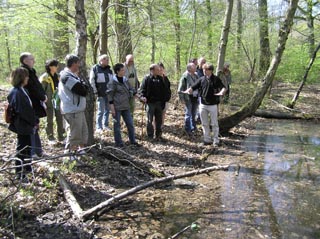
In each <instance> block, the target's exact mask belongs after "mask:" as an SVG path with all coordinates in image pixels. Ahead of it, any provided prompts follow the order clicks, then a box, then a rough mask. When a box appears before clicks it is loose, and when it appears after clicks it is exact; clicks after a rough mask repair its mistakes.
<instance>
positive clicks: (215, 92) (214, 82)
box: [185, 64, 226, 146]
mask: <svg viewBox="0 0 320 239" xmlns="http://www.w3.org/2000/svg"><path fill="white" fill-rule="evenodd" d="M202 68H203V71H204V76H203V77H201V78H200V79H199V80H198V81H197V82H196V83H195V84H193V85H192V86H191V87H190V88H188V89H187V90H186V91H185V93H188V94H192V92H193V91H194V90H199V94H200V106H199V112H200V117H201V124H202V129H203V144H204V145H209V144H211V143H212V140H211V135H210V134H211V132H210V125H211V127H212V131H213V146H218V144H219V125H218V104H219V103H220V96H222V95H223V94H224V93H225V91H226V88H225V87H224V85H223V83H222V81H221V79H220V78H219V77H217V76H215V75H214V74H213V69H214V68H213V65H211V64H204V65H203V67H202ZM209 120H210V125H209Z"/></svg>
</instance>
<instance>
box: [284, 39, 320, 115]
mask: <svg viewBox="0 0 320 239" xmlns="http://www.w3.org/2000/svg"><path fill="white" fill-rule="evenodd" d="M319 49H320V44H319V45H318V46H317V48H316V49H315V51H314V52H313V54H312V57H311V59H310V62H309V65H308V67H307V69H306V72H305V73H304V76H303V79H302V81H301V83H300V85H299V88H298V90H297V92H296V93H295V95H294V96H293V99H292V101H291V102H290V104H288V105H287V106H288V107H289V108H291V109H293V108H294V106H295V104H296V102H297V99H298V98H299V95H300V93H301V91H302V88H303V86H304V84H305V83H306V81H307V78H308V74H309V71H310V69H311V67H312V65H313V62H314V60H315V59H316V56H317V52H318V51H319Z"/></svg>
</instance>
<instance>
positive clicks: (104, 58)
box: [98, 54, 109, 67]
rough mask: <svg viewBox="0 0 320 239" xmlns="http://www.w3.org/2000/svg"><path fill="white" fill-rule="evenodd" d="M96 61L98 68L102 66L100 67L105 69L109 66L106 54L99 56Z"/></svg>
mask: <svg viewBox="0 0 320 239" xmlns="http://www.w3.org/2000/svg"><path fill="white" fill-rule="evenodd" d="M98 60H99V64H100V66H102V67H106V66H108V65H109V57H108V55H107V54H103V55H101V56H99V58H98Z"/></svg>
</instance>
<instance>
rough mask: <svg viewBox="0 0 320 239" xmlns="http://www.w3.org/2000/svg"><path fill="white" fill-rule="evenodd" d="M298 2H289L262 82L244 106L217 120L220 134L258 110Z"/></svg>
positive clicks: (280, 53) (276, 65)
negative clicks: (274, 50) (276, 44)
mask: <svg viewBox="0 0 320 239" xmlns="http://www.w3.org/2000/svg"><path fill="white" fill-rule="evenodd" d="M298 1H299V0H291V1H290V3H289V6H288V10H287V14H286V17H285V20H284V22H283V24H282V26H281V27H280V29H279V37H278V47H277V49H276V52H275V55H274V56H273V58H272V61H271V64H270V67H269V69H268V71H267V73H266V74H265V76H264V78H263V80H262V81H261V82H260V85H258V87H257V89H256V91H255V93H254V95H253V96H252V98H251V99H250V100H249V101H248V102H247V103H246V104H244V105H243V106H242V107H241V109H240V110H239V111H237V112H236V113H234V114H232V115H230V116H227V117H225V118H223V119H221V120H219V125H220V131H221V132H226V131H228V130H229V129H231V128H232V127H234V126H236V125H237V124H239V123H240V122H241V121H242V120H244V119H245V118H247V117H249V116H251V115H253V114H254V112H255V111H256V110H257V109H258V108H259V106H260V104H261V102H262V100H263V98H264V96H265V94H266V93H267V90H268V88H269V87H270V85H271V83H272V81H273V78H274V76H275V74H276V72H277V69H278V66H279V64H280V62H281V59H282V54H283V52H284V49H285V46H286V42H287V39H288V35H289V33H290V31H291V28H292V24H293V17H294V14H295V12H296V9H297V5H298Z"/></svg>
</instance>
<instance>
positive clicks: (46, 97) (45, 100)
mask: <svg viewBox="0 0 320 239" xmlns="http://www.w3.org/2000/svg"><path fill="white" fill-rule="evenodd" d="M47 101H48V96H47V95H45V99H44V101H43V102H44V103H47Z"/></svg>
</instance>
